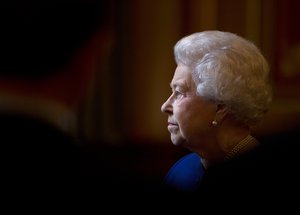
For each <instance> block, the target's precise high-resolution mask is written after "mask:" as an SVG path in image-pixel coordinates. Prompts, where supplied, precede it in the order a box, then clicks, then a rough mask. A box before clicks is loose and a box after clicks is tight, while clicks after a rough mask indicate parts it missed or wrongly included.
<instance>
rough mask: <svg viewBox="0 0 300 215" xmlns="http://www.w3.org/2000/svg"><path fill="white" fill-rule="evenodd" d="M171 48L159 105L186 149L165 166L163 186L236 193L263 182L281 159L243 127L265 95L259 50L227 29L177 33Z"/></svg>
mask: <svg viewBox="0 0 300 215" xmlns="http://www.w3.org/2000/svg"><path fill="white" fill-rule="evenodd" d="M174 53H175V59H176V63H177V68H176V70H175V73H174V76H173V79H172V81H171V84H170V86H171V89H172V94H171V96H170V97H169V98H168V100H167V101H166V102H165V103H164V104H163V105H162V107H161V110H162V112H164V113H166V114H168V130H169V132H170V134H171V141H172V143H173V144H174V145H176V146H182V147H184V148H186V149H188V150H190V151H191V152H192V153H190V154H187V155H186V156H184V157H183V158H182V159H180V160H179V161H178V162H177V163H176V164H175V165H174V166H173V167H172V168H171V169H170V170H169V172H168V174H167V176H166V178H165V183H166V184H167V186H169V187H170V188H172V189H174V190H180V191H196V190H202V191H203V192H204V191H209V192H210V193H211V194H212V193H213V191H217V192H221V191H222V190H223V191H233V192H234V191H236V192H239V185H241V183H245V185H247V183H248V182H249V184H248V185H249V186H246V187H248V188H247V189H249V190H248V191H251V190H252V191H253V192H255V191H254V190H255V189H253V188H254V187H257V186H258V185H260V186H261V187H264V188H266V189H267V187H266V186H265V185H268V186H270V188H271V184H272V180H273V178H277V179H278V178H280V177H278V175H280V174H278V169H279V168H281V167H283V165H284V164H282V165H280V164H278V163H279V162H278V155H277V153H278V154H280V153H279V152H280V150H276V149H277V148H276V146H274V145H273V146H272V144H260V142H259V141H258V140H257V139H256V138H254V137H253V136H252V133H251V131H252V127H253V126H254V125H255V124H256V123H258V122H259V121H260V120H261V119H262V118H263V116H264V115H265V113H266V112H267V110H268V107H269V104H270V102H271V100H272V93H271V85H270V81H269V67H268V63H267V62H266V59H265V58H264V57H263V55H262V54H261V52H260V51H259V49H258V48H257V47H256V46H255V45H254V44H253V43H252V42H250V41H248V40H246V39H244V38H241V37H240V36H237V35H235V34H233V33H229V32H220V31H204V32H200V33H194V34H192V35H189V36H186V37H184V38H182V39H181V40H180V41H178V42H177V44H176V45H175V48H174ZM274 166H276V168H274ZM270 167H271V168H270ZM283 168H285V167H283ZM270 179H272V180H270ZM278 180H279V179H278ZM274 183H275V181H274ZM276 186H277V185H276ZM243 187H245V186H243ZM242 190H243V191H245V189H244V188H243V189H242Z"/></svg>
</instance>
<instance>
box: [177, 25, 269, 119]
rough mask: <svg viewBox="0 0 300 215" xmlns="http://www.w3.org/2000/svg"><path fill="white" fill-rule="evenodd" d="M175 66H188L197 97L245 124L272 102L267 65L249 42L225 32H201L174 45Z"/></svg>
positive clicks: (261, 113)
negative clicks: (219, 105) (213, 103)
mask: <svg viewBox="0 0 300 215" xmlns="http://www.w3.org/2000/svg"><path fill="white" fill-rule="evenodd" d="M174 54H175V60H176V63H177V65H180V64H183V65H185V66H188V67H189V68H190V69H191V71H192V75H193V79H194V81H195V84H196V86H197V94H198V95H199V96H202V97H204V98H206V99H209V100H212V101H214V102H216V103H220V104H225V105H226V106H227V107H228V108H229V110H230V113H231V114H232V115H233V116H234V117H235V118H236V119H237V120H239V121H241V122H243V123H245V124H246V125H252V124H254V123H256V122H258V121H260V120H261V118H262V117H263V116H264V114H265V113H266V111H267V110H268V108H269V104H270V102H271V100H272V90H271V84H270V80H269V65H268V63H267V61H266V59H265V58H264V56H263V55H262V54H261V52H260V50H259V49H258V48H257V47H256V46H255V45H254V44H253V43H252V42H250V41H248V40H246V39H244V38H242V37H240V36H238V35H236V34H233V33H229V32H221V31H204V32H199V33H194V34H191V35H189V36H186V37H184V38H182V39H181V40H179V41H178V42H177V43H176V45H175V46H174Z"/></svg>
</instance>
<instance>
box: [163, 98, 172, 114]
mask: <svg viewBox="0 0 300 215" xmlns="http://www.w3.org/2000/svg"><path fill="white" fill-rule="evenodd" d="M161 112H164V113H172V105H171V102H170V98H168V99H167V101H165V102H164V103H163V104H162V106H161Z"/></svg>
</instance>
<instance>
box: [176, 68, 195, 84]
mask: <svg viewBox="0 0 300 215" xmlns="http://www.w3.org/2000/svg"><path fill="white" fill-rule="evenodd" d="M193 85H194V81H193V78H192V72H191V69H190V68H189V67H187V66H184V65H178V66H177V68H176V70H175V72H174V76H173V79H172V82H171V87H172V88H176V87H177V86H184V87H188V88H190V87H192V86H193Z"/></svg>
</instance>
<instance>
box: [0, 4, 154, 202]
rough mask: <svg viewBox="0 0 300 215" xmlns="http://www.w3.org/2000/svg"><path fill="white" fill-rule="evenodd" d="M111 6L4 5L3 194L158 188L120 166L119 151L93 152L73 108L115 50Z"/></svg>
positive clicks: (102, 148)
mask: <svg viewBox="0 0 300 215" xmlns="http://www.w3.org/2000/svg"><path fill="white" fill-rule="evenodd" d="M113 6H114V2H113V1H109V0H106V1H105V0H72V1H67V0H51V1H21V0H20V1H10V2H9V3H5V4H2V11H1V52H2V56H3V57H2V58H1V68H0V131H1V135H0V142H1V160H2V161H1V175H2V177H1V178H2V190H3V191H6V192H7V193H8V194H11V195H19V194H21V193H28V192H30V193H31V195H36V196H41V197H42V196H47V195H48V194H54V195H55V196H56V197H59V196H64V195H68V196H70V195H74V196H77V195H76V194H78V193H81V192H87V193H95V194H99V193H100V192H101V193H103V192H106V193H115V192H118V193H121V192H125V193H127V191H128V192H129V191H130V192H134V191H137V192H145V191H153V190H155V187H156V186H155V185H154V184H152V183H151V182H150V180H149V183H148V182H146V180H142V179H141V180H140V178H138V177H136V176H134V175H135V174H136V173H133V172H129V171H128V170H127V169H126V168H125V164H126V165H127V164H128V163H129V161H128V159H129V157H128V156H127V155H124V154H122V151H121V150H120V148H115V147H113V146H111V145H109V144H106V143H105V142H103V143H98V144H96V146H92V147H91V145H89V144H87V143H86V142H85V140H81V139H80V138H79V136H78V133H80V132H79V131H78V129H79V128H80V127H79V126H78V124H77V120H78V110H79V109H80V107H81V106H82V105H83V103H84V102H85V101H86V99H87V96H88V93H89V89H90V86H91V84H92V81H93V78H94V77H95V74H96V72H98V70H100V72H101V69H102V67H103V65H105V64H106V63H107V62H106V59H109V54H110V50H111V48H112V47H110V44H111V42H112V40H113V32H112V29H111V26H110V22H111V16H112V12H113ZM103 59H104V60H103ZM124 153H126V152H124ZM122 159H123V160H122ZM125 159H127V160H125ZM136 175H138V174H136ZM141 178H142V177H141ZM152 188H153V189H152ZM81 198H84V195H83V196H81Z"/></svg>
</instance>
